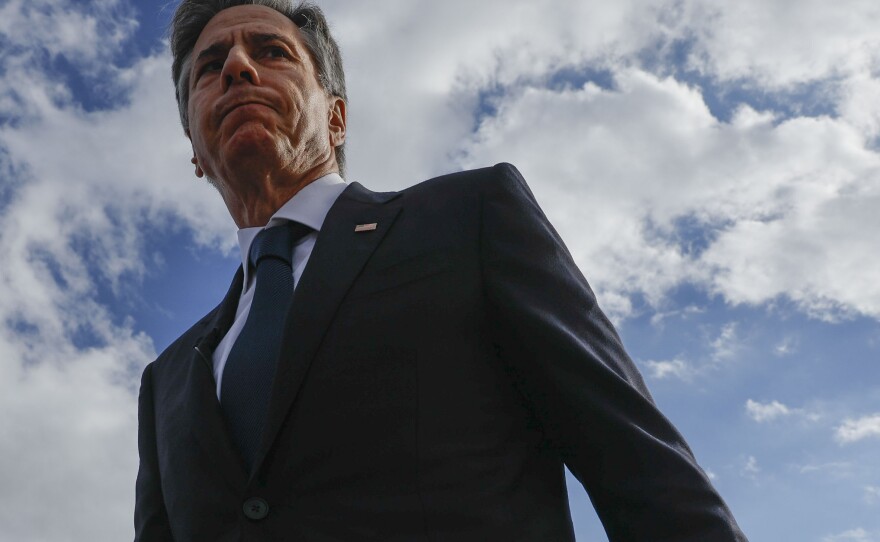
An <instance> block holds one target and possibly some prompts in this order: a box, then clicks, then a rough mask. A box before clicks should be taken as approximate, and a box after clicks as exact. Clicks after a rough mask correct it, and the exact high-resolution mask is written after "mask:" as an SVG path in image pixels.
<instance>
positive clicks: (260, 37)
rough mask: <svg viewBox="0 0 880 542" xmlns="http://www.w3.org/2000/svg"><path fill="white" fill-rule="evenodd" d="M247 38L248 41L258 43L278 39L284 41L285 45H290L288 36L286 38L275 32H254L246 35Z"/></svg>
mask: <svg viewBox="0 0 880 542" xmlns="http://www.w3.org/2000/svg"><path fill="white" fill-rule="evenodd" d="M247 39H248V41H253V42H256V43H260V44H263V43H268V42H270V41H280V42H282V43H285V44H287V45H291V43H290V38H288V37H287V36H284V35H282V34H275V33H272V32H260V33H254V34H251V35H249V36H248V37H247Z"/></svg>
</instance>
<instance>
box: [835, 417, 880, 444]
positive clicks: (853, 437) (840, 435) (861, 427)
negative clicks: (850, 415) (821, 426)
mask: <svg viewBox="0 0 880 542" xmlns="http://www.w3.org/2000/svg"><path fill="white" fill-rule="evenodd" d="M835 436H836V438H837V441H838V442H840V443H841V444H849V443H852V442H858V441H861V440H864V439H867V438H872V437H880V414H872V415H869V416H863V417H861V418H858V419H846V420H844V421H843V423H842V424H841V425H840V426H838V428H837V430H836V433H835Z"/></svg>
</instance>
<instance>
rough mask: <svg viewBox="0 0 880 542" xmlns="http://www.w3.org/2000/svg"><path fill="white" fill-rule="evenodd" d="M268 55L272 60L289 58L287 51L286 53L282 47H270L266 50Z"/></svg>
mask: <svg viewBox="0 0 880 542" xmlns="http://www.w3.org/2000/svg"><path fill="white" fill-rule="evenodd" d="M266 54H267V55H269V56H270V57H272V58H287V56H288V55H287V51H285V50H284V49H283V48H282V47H269V48H268V49H267V50H266Z"/></svg>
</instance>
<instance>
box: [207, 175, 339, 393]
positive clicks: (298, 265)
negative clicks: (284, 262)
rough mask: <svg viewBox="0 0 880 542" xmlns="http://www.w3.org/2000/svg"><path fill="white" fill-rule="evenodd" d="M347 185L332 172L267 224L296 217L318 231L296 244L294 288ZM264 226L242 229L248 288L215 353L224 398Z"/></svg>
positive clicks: (240, 240) (248, 306)
mask: <svg viewBox="0 0 880 542" xmlns="http://www.w3.org/2000/svg"><path fill="white" fill-rule="evenodd" d="M347 186H348V185H347V184H346V183H345V181H344V180H343V179H342V177H340V176H339V175H338V174H336V173H330V174H328V175H325V176H323V177H321V178H319V179H317V180H315V181H312V182H311V183H309V184H308V185H306V186H305V187H304V188H303V189H302V190H300V191H299V192H297V193H296V194H295V195H294V196H293V197H292V198H290V199H289V200H288V201H287V203H285V204H284V205H282V206H281V208H280V209H278V211H277V212H276V213H275V214H274V215H272V218H270V219H269V222H268V223H267V224H266V226H265V227H266V228H271V227H274V226H280V225H281V224H282V223H283V222H284V221H285V220H293V221H295V222H299V223H300V224H305V225H306V226H308V227H310V228H312V229H313V230H315V231H313V232H311V233H309V234H307V235H306V236H305V237H303V238H302V239H300V240H299V241H298V242H297V243H296V245H294V247H293V254H292V255H291V259H290V261H291V267H292V268H293V288H294V289H296V285H297V284H298V283H299V278H300V277H301V276H302V273H303V269H305V268H306V264H307V263H308V262H309V256H311V255H312V249H313V248H314V247H315V240H316V239H317V238H318V232H319V231H321V226H322V225H323V224H324V218H325V217H326V216H327V213H328V212H329V211H330V207H332V206H333V204H334V203H335V202H336V198H338V197H339V194H341V193H342V191H343V190H345V188H346V187H347ZM263 229H264V228H261V227H255V228H242V229H240V230H238V245H239V247H240V248H241V262H242V266H243V269H244V287H243V288H242V291H241V297H239V299H238V309H237V310H236V311H235V321H234V322H233V323H232V327H230V328H229V331H228V332H227V333H226V336H225V337H223V340H222V341H220V344H218V345H217V348H215V349H214V354H213V355H212V356H211V358H212V359H211V361H212V362H213V364H214V381H215V382H217V399H220V386H221V384H222V383H223V369H224V368H225V367H226V358H227V357H229V351H230V350H232V345H233V344H235V340H236V339H237V338H238V335H239V334H240V333H241V328H243V327H244V323H245V322H246V321H247V317H248V314H249V313H250V311H251V302H252V301H253V299H254V285H255V284H256V278H255V277H251V276H250V273H249V270H248V255H249V254H250V251H251V243H253V241H254V238H255V237H256V236H257V234H258V233H260V231H261V230H263Z"/></svg>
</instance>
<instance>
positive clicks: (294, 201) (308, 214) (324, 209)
mask: <svg viewBox="0 0 880 542" xmlns="http://www.w3.org/2000/svg"><path fill="white" fill-rule="evenodd" d="M347 186H348V184H346V182H345V180H344V179H343V178H342V177H340V176H339V174H338V173H328V174H327V175H324V176H323V177H319V178H317V179H315V180H314V181H312V182H310V183H309V184H307V185H306V186H304V187H303V188H302V190H300V191H299V192H297V193H296V194H294V195H293V197H292V198H290V199H289V200H287V203H285V204H284V205H282V206H281V208H280V209H278V210H277V211H275V214H274V215H272V218H270V219H269V222H268V223H267V224H266V226H264V227H259V226H256V227H253V228H241V229H240V230H238V246H239V248H240V249H241V262H242V267H243V269H244V283H245V285H247V284H248V264H247V261H248V254H250V251H251V243H253V242H254V238H255V237H256V236H257V234H258V233H260V231H261V230H263V229H264V228H271V227H274V226H279V225H281V223H282V222H284V221H285V220H292V221H294V222H299V223H300V224H305V225H306V226H308V227H310V228H312V229H313V230H315V231H316V232H319V231H321V226H323V224H324V219H325V218H326V217H327V213H328V212H330V208H331V207H332V206H333V204H334V203H335V202H336V198H338V197H339V194H341V193H342V191H343V190H345V188H346V187H347Z"/></svg>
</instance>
